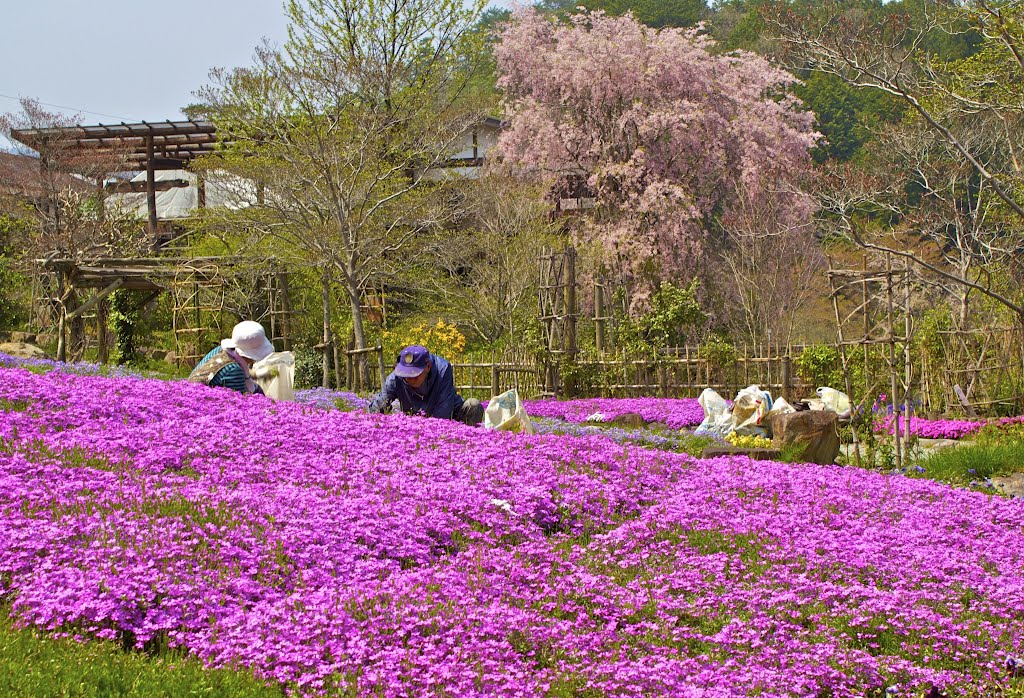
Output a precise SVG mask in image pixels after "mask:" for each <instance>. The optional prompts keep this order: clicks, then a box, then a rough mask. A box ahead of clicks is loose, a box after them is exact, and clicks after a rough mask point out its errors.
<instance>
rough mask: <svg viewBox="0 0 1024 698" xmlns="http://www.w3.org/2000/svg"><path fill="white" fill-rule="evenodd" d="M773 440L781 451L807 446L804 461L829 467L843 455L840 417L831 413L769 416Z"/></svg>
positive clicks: (817, 412)
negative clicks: (840, 440)
mask: <svg viewBox="0 0 1024 698" xmlns="http://www.w3.org/2000/svg"><path fill="white" fill-rule="evenodd" d="M769 425H770V426H771V430H772V434H773V435H774V436H773V439H772V442H773V444H774V446H775V448H776V449H778V450H779V451H783V450H786V449H788V448H790V447H792V446H793V445H794V444H805V447H804V451H803V455H802V456H801V460H803V461H804V462H807V463H818V464H820V465H828V464H829V463H834V462H835V460H836V456H838V455H839V417H838V415H836V413H835V412H830V411H828V410H807V411H804V412H790V413H788V414H774V415H770V416H769Z"/></svg>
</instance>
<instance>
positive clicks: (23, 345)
mask: <svg viewBox="0 0 1024 698" xmlns="http://www.w3.org/2000/svg"><path fill="white" fill-rule="evenodd" d="M0 354H10V355H11V356H16V357H18V358H19V359H48V358H50V357H48V356H47V355H46V352H45V351H43V350H42V349H40V348H39V347H37V346H36V345H35V344H29V343H27V342H6V343H5V344H0Z"/></svg>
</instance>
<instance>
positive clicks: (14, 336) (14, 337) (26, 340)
mask: <svg viewBox="0 0 1024 698" xmlns="http://www.w3.org/2000/svg"><path fill="white" fill-rule="evenodd" d="M11 341H12V342H14V343H15V344H37V342H36V336H35V334H33V333H32V332H11Z"/></svg>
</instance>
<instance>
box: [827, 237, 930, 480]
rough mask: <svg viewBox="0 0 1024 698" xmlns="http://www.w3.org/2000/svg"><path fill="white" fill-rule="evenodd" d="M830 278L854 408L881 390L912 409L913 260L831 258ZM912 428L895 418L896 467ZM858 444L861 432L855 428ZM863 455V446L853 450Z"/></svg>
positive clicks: (863, 407)
mask: <svg viewBox="0 0 1024 698" xmlns="http://www.w3.org/2000/svg"><path fill="white" fill-rule="evenodd" d="M828 280H829V286H830V287H831V299H832V307H833V310H834V312H835V320H836V347H837V349H838V350H839V356H840V360H841V361H842V367H843V374H844V375H845V376H846V386H845V388H846V392H847V394H848V395H849V396H850V399H851V402H852V403H853V405H854V407H855V409H860V410H866V409H867V405H868V403H869V402H873V400H874V397H875V396H876V395H877V394H878V393H879V392H883V391H884V392H886V393H888V399H889V400H890V401H891V403H892V404H893V405H894V406H895V405H900V404H902V412H903V414H904V415H909V414H910V413H911V411H912V409H911V408H912V399H911V394H910V390H911V386H912V385H913V382H914V367H913V365H912V362H911V356H910V338H911V334H912V331H913V320H912V316H911V299H912V286H913V283H914V273H913V269H912V268H911V266H910V264H909V262H907V261H906V260H904V263H903V266H902V268H896V267H893V261H892V255H890V254H886V255H885V266H884V267H875V268H871V267H869V265H868V259H867V256H866V255H865V256H864V258H863V263H862V266H861V269H836V268H834V267H833V265H832V259H831V258H829V267H828ZM854 348H858V349H860V350H861V351H862V352H863V372H864V381H863V383H864V392H863V394H860V395H857V394H855V391H854V385H853V382H852V380H851V372H852V371H853V368H854V367H853V360H854V359H853V357H851V356H850V353H851V352H852V350H853V349H854ZM908 437H909V434H907V433H906V431H905V430H904V432H903V433H902V434H901V430H900V428H899V422H898V420H896V429H895V434H894V439H893V443H894V452H895V458H896V467H897V468H899V467H902V462H903V455H904V453H905V452H906V449H907V446H908V441H909V439H908ZM853 440H854V446H855V447H857V446H858V444H857V434H856V430H854V434H853ZM855 454H856V456H855V457H856V460H857V461H858V462H859V461H860V451H859V448H857V449H856V450H855Z"/></svg>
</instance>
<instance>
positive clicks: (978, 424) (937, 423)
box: [875, 415, 1024, 439]
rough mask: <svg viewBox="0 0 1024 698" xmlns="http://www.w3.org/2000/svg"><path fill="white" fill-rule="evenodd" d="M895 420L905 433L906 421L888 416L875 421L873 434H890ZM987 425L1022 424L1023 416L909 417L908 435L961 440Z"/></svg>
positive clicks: (901, 431) (899, 417)
mask: <svg viewBox="0 0 1024 698" xmlns="http://www.w3.org/2000/svg"><path fill="white" fill-rule="evenodd" d="M896 419H898V420H899V427H900V433H901V434H902V433H905V430H906V428H907V420H906V419H905V418H904V417H903V415H899V416H898V417H895V418H894V416H893V415H888V416H886V417H885V418H884V419H881V420H876V421H875V432H877V433H880V434H892V433H893V432H894V431H895V428H896ZM988 424H995V425H998V426H1012V425H1014V424H1024V416H1020V417H1002V418H1000V419H995V420H990V421H986V420H977V419H974V420H971V419H924V418H922V417H914V416H913V415H911V417H910V422H909V425H910V434H911V435H912V436H916V437H918V438H922V439H963V438H965V437H968V436H971V435H973V434H976V433H978V432H979V431H981V430H982V428H984V427H985V426H986V425H988Z"/></svg>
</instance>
